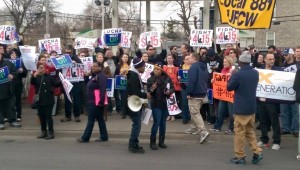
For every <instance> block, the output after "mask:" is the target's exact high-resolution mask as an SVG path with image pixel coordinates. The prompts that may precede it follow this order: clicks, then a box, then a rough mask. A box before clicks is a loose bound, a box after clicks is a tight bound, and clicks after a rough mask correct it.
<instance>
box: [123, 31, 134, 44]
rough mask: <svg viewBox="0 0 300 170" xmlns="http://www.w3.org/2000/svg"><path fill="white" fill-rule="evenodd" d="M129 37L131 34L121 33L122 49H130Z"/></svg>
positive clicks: (128, 32)
mask: <svg viewBox="0 0 300 170" xmlns="http://www.w3.org/2000/svg"><path fill="white" fill-rule="evenodd" d="M131 36H132V32H130V31H123V32H122V39H121V47H123V48H130V47H131Z"/></svg>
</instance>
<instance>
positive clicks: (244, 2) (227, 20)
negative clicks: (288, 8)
mask: <svg viewBox="0 0 300 170" xmlns="http://www.w3.org/2000/svg"><path fill="white" fill-rule="evenodd" d="M275 3H276V0H218V6H219V10H220V15H221V22H222V23H223V24H229V25H230V26H232V27H234V28H237V29H260V28H266V29H269V28H270V26H271V21H272V17H273V11H274V7H275Z"/></svg>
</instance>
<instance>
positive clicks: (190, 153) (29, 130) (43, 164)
mask: <svg viewBox="0 0 300 170" xmlns="http://www.w3.org/2000/svg"><path fill="white" fill-rule="evenodd" d="M24 106H25V107H24V114H23V119H22V127H21V128H19V129H17V128H10V127H6V129H5V130H3V131H0V170H2V169H3V170H10V169H12V170H17V169H22V170H23V169H24V170H27V169H28V170H34V169H51V170H52V169H101V170H102V169H125V170H127V169H130V170H131V169H132V170H134V169H157V170H165V169H166V170H167V169H172V170H177V169H178V170H179V169H180V170H182V169H192V170H193V169H195V170H198V169H203V170H206V169H207V170H214V169H216V170H220V169H222V170H223V169H224V170H227V169H228V170H235V169H272V170H277V169H278V170H299V169H300V168H299V167H300V161H298V160H297V159H296V155H297V143H298V140H297V138H295V137H293V136H291V135H285V136H282V144H281V149H280V150H279V151H274V150H272V149H270V148H263V149H264V152H263V153H264V159H263V160H262V162H261V163H259V164H258V165H252V164H251V159H252V153H251V151H250V150H249V147H248V146H247V147H246V150H247V155H248V156H247V165H246V166H241V165H232V164H231V163H230V162H229V160H230V158H231V157H233V156H234V153H233V136H232V135H225V134H224V132H219V133H211V135H210V137H209V138H208V140H207V142H206V143H204V144H199V143H198V141H199V136H198V135H189V134H185V133H184V130H186V129H187V128H189V125H188V124H186V125H184V124H182V123H181V120H180V119H178V120H176V121H175V122H168V123H167V133H166V144H168V149H159V150H158V151H152V150H150V149H149V136H150V130H151V124H152V123H151V122H150V124H149V125H143V127H142V131H141V136H140V143H141V145H142V146H144V148H145V150H146V153H145V154H143V155H139V154H131V153H129V152H128V150H127V148H128V138H129V135H130V130H131V121H130V119H129V118H126V119H121V116H120V115H117V114H115V113H114V114H113V115H112V116H108V120H107V129H108V134H109V141H108V142H104V143H96V142H94V139H96V138H97V137H98V136H99V132H98V131H99V130H98V126H95V127H94V132H93V136H92V139H91V141H90V143H85V144H81V143H77V142H76V139H77V138H78V137H80V136H81V135H82V133H83V130H84V129H85V126H86V118H87V116H85V115H81V120H82V121H81V122H80V123H76V122H74V120H73V121H71V122H65V123H62V122H60V121H59V120H60V119H61V118H62V117H63V116H64V115H63V112H62V113H61V114H59V115H57V116H54V117H53V118H54V128H55V135H56V136H55V137H56V138H55V139H54V140H50V141H46V140H41V139H37V138H36V136H37V135H39V133H40V126H39V123H38V119H37V116H36V110H32V109H30V108H29V107H28V106H26V105H24ZM6 125H7V124H6ZM95 125H96V124H95ZM210 127H211V126H210V125H207V128H208V129H209V128H210ZM225 127H226V124H225V125H224V129H225ZM259 134H260V132H259V131H257V135H258V136H259ZM271 135H272V133H271V132H270V133H269V136H270V138H271Z"/></svg>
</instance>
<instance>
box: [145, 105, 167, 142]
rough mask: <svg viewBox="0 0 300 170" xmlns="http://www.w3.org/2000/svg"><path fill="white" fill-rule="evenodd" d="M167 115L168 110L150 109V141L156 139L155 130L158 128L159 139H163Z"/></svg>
mask: <svg viewBox="0 0 300 170" xmlns="http://www.w3.org/2000/svg"><path fill="white" fill-rule="evenodd" d="M168 115H169V112H168V109H167V108H165V109H161V108H157V107H154V108H152V116H153V125H152V128H151V136H150V138H151V139H155V138H156V134H157V130H158V127H159V137H163V138H164V137H165V134H166V121H167V120H166V119H167V117H168Z"/></svg>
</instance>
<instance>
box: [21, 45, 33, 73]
mask: <svg viewBox="0 0 300 170" xmlns="http://www.w3.org/2000/svg"><path fill="white" fill-rule="evenodd" d="M19 48H20V51H21V54H22V55H21V58H22V60H23V63H24V66H25V67H26V69H27V70H36V62H35V60H36V58H37V57H36V54H35V50H36V47H35V46H20V47H19Z"/></svg>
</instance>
